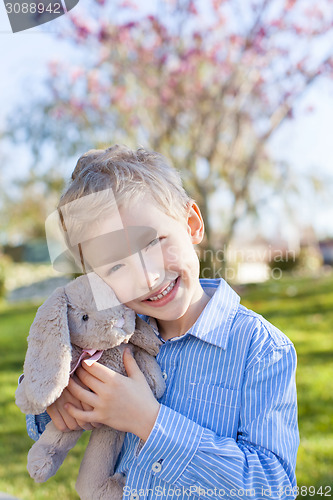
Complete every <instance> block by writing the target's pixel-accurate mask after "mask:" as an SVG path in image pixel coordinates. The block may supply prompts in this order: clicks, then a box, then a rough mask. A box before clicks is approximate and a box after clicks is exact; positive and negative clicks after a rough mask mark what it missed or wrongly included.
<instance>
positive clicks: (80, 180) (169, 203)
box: [58, 145, 191, 221]
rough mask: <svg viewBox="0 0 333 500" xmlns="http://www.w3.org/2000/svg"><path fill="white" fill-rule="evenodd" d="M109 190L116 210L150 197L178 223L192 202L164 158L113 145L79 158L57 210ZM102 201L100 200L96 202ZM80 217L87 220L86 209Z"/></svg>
mask: <svg viewBox="0 0 333 500" xmlns="http://www.w3.org/2000/svg"><path fill="white" fill-rule="evenodd" d="M108 188H111V189H112V191H113V194H114V197H115V200H116V202H117V205H118V207H122V206H126V205H128V204H129V203H130V202H131V201H137V200H138V199H139V198H140V197H143V196H145V195H150V196H151V197H152V198H153V199H154V200H155V201H156V203H157V205H158V207H159V208H160V209H161V210H162V211H164V212H165V213H166V214H168V215H170V216H171V217H173V218H174V219H177V220H179V219H181V218H183V217H186V214H187V213H188V209H189V204H190V202H191V199H190V197H189V196H188V194H187V193H186V191H185V190H184V188H183V186H182V181H181V177H180V174H179V172H178V171H177V170H176V169H175V168H173V167H172V166H171V165H170V164H169V163H168V161H167V159H166V158H165V157H164V156H163V155H161V154H159V153H156V152H155V151H149V150H146V149H143V148H139V149H137V150H136V151H135V150H131V149H129V148H128V147H126V146H120V145H115V146H112V147H109V148H107V149H105V150H102V149H92V150H90V151H88V152H87V153H85V154H83V155H82V156H81V157H80V158H79V160H78V162H77V164H76V167H75V169H74V171H73V174H72V178H71V182H70V184H69V186H68V187H67V189H66V190H65V192H64V194H63V195H62V197H61V198H60V201H59V206H58V208H61V207H63V206H64V205H66V204H68V203H70V202H73V201H74V200H79V199H80V198H82V197H85V196H86V195H88V194H92V193H97V192H101V191H105V192H106V193H107V190H108ZM102 199H103V197H99V202H100V201H101V200H102ZM82 201H83V200H82ZM104 201H105V202H107V200H104ZM102 210H103V206H101V211H102ZM94 214H95V215H96V212H94ZM83 216H84V218H85V221H87V220H89V213H87V211H86V210H84V214H83Z"/></svg>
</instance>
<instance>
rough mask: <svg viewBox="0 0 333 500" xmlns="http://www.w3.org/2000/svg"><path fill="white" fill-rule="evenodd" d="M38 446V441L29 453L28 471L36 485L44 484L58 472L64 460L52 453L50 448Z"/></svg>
mask: <svg viewBox="0 0 333 500" xmlns="http://www.w3.org/2000/svg"><path fill="white" fill-rule="evenodd" d="M37 445H38V441H37V442H36V443H35V445H33V446H32V448H31V449H30V451H29V453H28V464H27V469H28V472H29V474H30V476H31V477H32V479H34V480H35V482H36V483H44V482H45V481H47V480H48V479H49V478H50V477H52V476H53V475H54V474H55V473H56V472H57V470H58V469H59V467H60V465H61V464H62V462H63V459H62V460H61V459H60V457H59V456H57V455H56V454H55V453H54V452H53V453H52V451H51V450H50V449H49V448H46V447H44V446H37Z"/></svg>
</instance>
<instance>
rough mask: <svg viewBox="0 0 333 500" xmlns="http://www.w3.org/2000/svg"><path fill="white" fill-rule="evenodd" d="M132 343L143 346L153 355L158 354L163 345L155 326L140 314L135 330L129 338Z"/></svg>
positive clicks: (142, 347)
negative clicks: (154, 328)
mask: <svg viewBox="0 0 333 500" xmlns="http://www.w3.org/2000/svg"><path fill="white" fill-rule="evenodd" d="M129 341H130V342H131V344H134V345H136V346H138V347H141V349H143V350H144V351H146V352H148V353H149V354H151V355H152V356H157V354H158V351H159V349H160V347H161V345H162V341H161V340H160V339H159V338H158V336H157V335H156V333H155V332H154V330H153V328H152V327H151V326H150V325H148V323H146V321H144V320H143V319H142V318H140V316H137V317H136V324H135V331H134V333H133V335H132V337H131V338H130V340H129Z"/></svg>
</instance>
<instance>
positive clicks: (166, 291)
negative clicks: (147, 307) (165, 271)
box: [143, 276, 179, 305]
mask: <svg viewBox="0 0 333 500" xmlns="http://www.w3.org/2000/svg"><path fill="white" fill-rule="evenodd" d="M178 281H179V276H177V278H176V279H175V280H173V281H171V283H169V285H167V286H166V287H164V288H161V289H160V290H159V291H158V293H155V294H154V295H151V296H150V297H149V298H147V299H145V300H144V301H143V302H149V303H151V304H154V305H157V304H159V303H160V302H162V301H163V303H164V302H166V300H165V299H167V298H169V296H170V297H171V293H172V291H173V290H174V289H175V287H176V285H177V284H178ZM163 299H164V300H163Z"/></svg>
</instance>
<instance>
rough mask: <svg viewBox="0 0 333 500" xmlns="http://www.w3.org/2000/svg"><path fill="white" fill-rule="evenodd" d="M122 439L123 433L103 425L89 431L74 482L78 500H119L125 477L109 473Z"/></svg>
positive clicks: (111, 471)
mask: <svg viewBox="0 0 333 500" xmlns="http://www.w3.org/2000/svg"><path fill="white" fill-rule="evenodd" d="M124 437H125V433H124V432H120V431H116V430H115V429H112V428H110V427H107V426H103V427H100V428H99V429H94V430H93V431H92V432H91V436H90V440H89V443H88V446H87V449H86V451H85V454H84V457H83V460H82V462H81V466H80V470H79V475H78V478H77V481H76V491H77V492H78V494H79V496H80V499H81V500H92V499H94V500H121V498H122V496H123V487H124V486H125V477H124V476H123V475H122V474H118V473H116V474H114V475H110V474H112V473H113V471H114V468H115V465H116V461H117V458H118V455H119V453H120V451H121V447H122V445H123V442H124ZM101 457H102V459H101Z"/></svg>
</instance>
